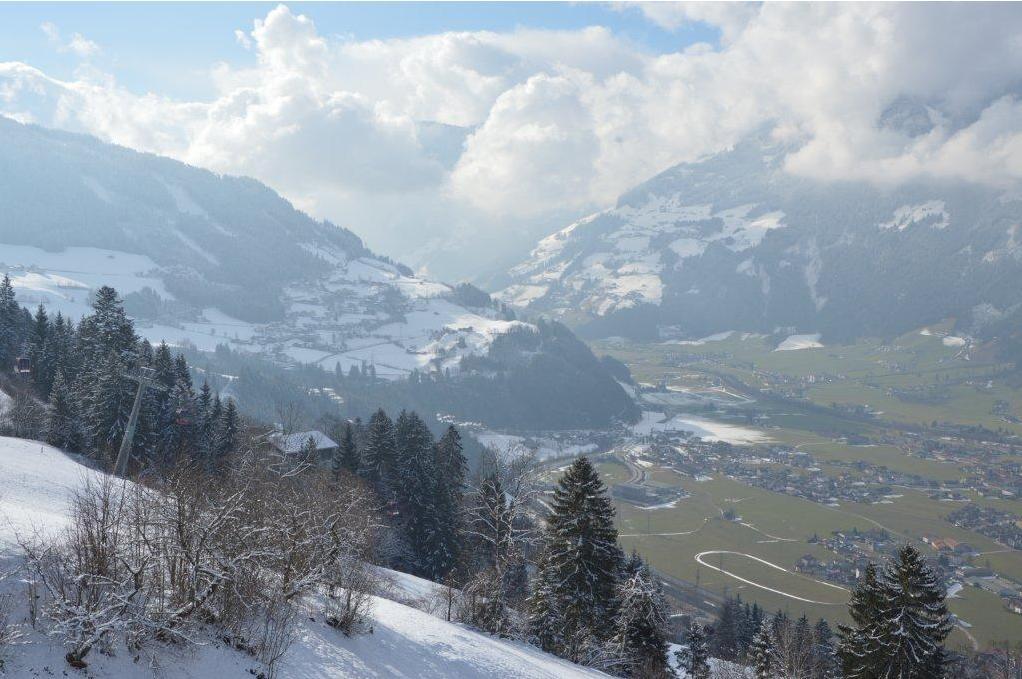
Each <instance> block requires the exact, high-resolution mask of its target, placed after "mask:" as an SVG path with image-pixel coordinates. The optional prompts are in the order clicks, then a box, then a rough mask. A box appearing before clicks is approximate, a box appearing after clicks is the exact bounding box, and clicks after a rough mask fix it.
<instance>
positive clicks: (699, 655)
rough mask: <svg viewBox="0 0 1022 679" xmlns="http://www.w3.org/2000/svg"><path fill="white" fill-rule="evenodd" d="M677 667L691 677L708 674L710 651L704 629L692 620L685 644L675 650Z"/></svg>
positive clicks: (706, 677)
mask: <svg viewBox="0 0 1022 679" xmlns="http://www.w3.org/2000/svg"><path fill="white" fill-rule="evenodd" d="M675 659H676V661H677V664H678V668H679V669H681V670H682V671H683V672H684V673H685V674H686V676H688V677H691V678H692V679H708V677H709V676H710V651H709V646H708V645H707V640H706V630H705V629H703V626H702V625H700V624H699V623H698V622H693V623H692V625H691V627H689V629H688V634H686V635H685V645H684V646H682V647H681V648H680V649H678V650H677V651H676V652H675Z"/></svg>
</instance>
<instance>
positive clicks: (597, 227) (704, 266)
mask: <svg viewBox="0 0 1022 679" xmlns="http://www.w3.org/2000/svg"><path fill="white" fill-rule="evenodd" d="M791 150H792V147H791V145H788V144H781V143H776V142H770V141H766V140H765V139H764V138H763V137H762V136H754V137H752V138H750V139H747V140H745V141H744V142H742V143H740V144H737V145H736V146H734V147H733V148H731V149H729V150H727V151H724V152H722V153H719V154H716V155H713V156H710V157H708V158H706V159H704V160H701V161H697V162H694V163H683V164H680V165H677V166H675V167H672V168H670V169H668V170H666V171H665V172H663V173H661V174H659V175H657V176H656V177H654V178H652V179H650V180H649V181H647V182H644V183H642V184H640V185H638V186H637V187H635V188H634V189H632V190H631V191H629V192H627V193H625V194H624V195H622V197H621V198H620V199H619V200H618V202H617V204H616V205H615V207H613V208H610V209H608V210H605V211H603V212H600V213H596V214H594V215H591V216H589V217H586V218H584V219H582V220H579V221H578V222H575V223H574V224H571V225H569V226H568V227H566V228H565V229H562V230H561V231H559V232H557V233H555V234H553V235H551V236H548V237H547V238H546V239H543V240H542V241H540V243H539V245H538V246H537V247H536V249H535V250H534V251H533V253H532V255H531V256H530V258H529V259H527V260H525V261H524V262H522V263H521V264H519V265H518V266H517V267H515V268H514V269H513V270H512V278H513V282H512V284H511V285H509V286H508V287H506V288H505V289H504V290H502V291H500V292H499V293H498V294H497V296H498V298H500V299H503V300H504V301H506V302H508V303H511V304H513V305H517V306H522V307H527V308H529V309H532V310H536V311H539V312H543V313H549V314H551V315H553V316H554V317H557V318H563V319H565V320H571V321H572V325H573V326H574V327H575V328H576V329H577V330H579V332H581V333H583V334H585V335H591V336H607V335H625V336H633V337H643V338H646V339H653V338H658V337H664V338H671V337H701V336H705V335H710V334H713V333H717V332H722V331H726V330H747V331H753V332H767V333H772V332H775V331H777V330H778V329H791V330H792V331H793V332H796V331H797V332H822V333H823V335H824V337H825V338H828V339H851V338H854V337H857V336H862V335H879V336H896V335H898V334H900V333H902V332H905V331H907V330H909V329H911V328H914V327H920V326H922V325H925V324H926V323H932V322H935V321H937V320H940V319H942V318H947V317H957V318H959V319H960V320H961V321H962V322H963V323H965V324H966V325H968V324H973V322H974V320H976V318H978V317H979V316H982V315H983V314H984V313H985V312H989V311H990V309H991V308H992V309H994V310H995V312H996V313H995V315H1003V314H1013V313H1015V312H1016V311H1017V309H1018V304H1019V302H1022V299H1019V298H1018V296H1017V294H1015V293H1014V292H1012V291H1011V290H1010V285H1009V284H1014V283H1017V282H1018V281H1020V280H1022V247H1020V245H1019V244H1020V242H1022V240H1020V238H1019V236H1020V233H1019V228H1020V227H1019V223H1020V221H1022V201H1020V200H1019V196H1018V195H1015V194H1012V193H1011V192H1007V191H1004V190H1000V189H996V188H991V187H986V186H981V185H977V184H965V183H956V182H949V181H916V182H911V183H906V184H903V185H900V186H892V187H887V188H877V187H876V186H873V185H871V184H867V183H865V182H828V183H825V182H822V181H816V180H813V179H808V178H802V177H796V176H793V175H791V174H789V173H787V172H786V171H785V170H784V167H783V158H784V157H785V155H786V154H787V153H788V152H790V151H791ZM1015 287H1017V285H1016V286H1015ZM1006 288H1008V289H1006ZM579 309H580V310H582V312H583V313H582V314H577V313H576V312H575V310H579ZM974 317H976V318H974ZM973 329H975V328H973Z"/></svg>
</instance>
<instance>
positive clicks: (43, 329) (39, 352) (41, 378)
mask: <svg viewBox="0 0 1022 679" xmlns="http://www.w3.org/2000/svg"><path fill="white" fill-rule="evenodd" d="M49 347H50V319H49V317H48V316H47V314H46V307H44V306H43V305H42V304H40V305H39V307H38V308H37V309H36V312H35V316H34V317H33V319H32V331H31V332H30V333H29V336H28V358H29V360H30V361H31V362H32V382H33V383H34V384H35V387H36V391H37V392H38V393H40V394H49V393H50V390H51V389H52V387H53V376H52V369H53V366H52V361H51V360H49V359H50V356H49V354H48V349H49Z"/></svg>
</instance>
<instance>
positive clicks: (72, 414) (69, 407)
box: [46, 373, 82, 451]
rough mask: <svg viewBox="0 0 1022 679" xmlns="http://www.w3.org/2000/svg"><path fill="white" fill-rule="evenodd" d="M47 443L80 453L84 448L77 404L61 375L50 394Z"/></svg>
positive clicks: (54, 381)
mask: <svg viewBox="0 0 1022 679" xmlns="http://www.w3.org/2000/svg"><path fill="white" fill-rule="evenodd" d="M46 442H47V443H49V444H50V445H52V446H56V447H57V448H63V449H65V450H73V451H80V450H81V446H82V429H81V422H80V421H79V419H78V408H77V403H76V401H75V399H74V396H73V395H72V393H71V389H70V388H69V387H68V386H67V383H66V382H65V381H64V376H63V375H62V374H61V373H57V376H56V377H55V378H54V380H53V389H52V390H51V392H50V407H49V411H48V413H47V418H46Z"/></svg>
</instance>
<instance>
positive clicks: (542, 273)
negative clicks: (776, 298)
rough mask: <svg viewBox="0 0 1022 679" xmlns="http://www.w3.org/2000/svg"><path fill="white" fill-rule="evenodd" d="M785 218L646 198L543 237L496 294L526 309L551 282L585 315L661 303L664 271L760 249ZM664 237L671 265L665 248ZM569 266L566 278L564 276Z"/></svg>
mask: <svg viewBox="0 0 1022 679" xmlns="http://www.w3.org/2000/svg"><path fill="white" fill-rule="evenodd" d="M608 223H610V224H614V225H615V226H614V227H613V228H610V229H607V230H606V231H605V232H603V233H600V234H599V236H598V238H597V243H596V246H595V248H593V249H592V250H586V252H588V253H589V254H588V256H586V257H585V258H584V259H583V260H582V261H581V262H576V261H574V258H575V257H576V250H577V248H575V247H573V246H575V245H577V244H579V243H582V242H584V241H586V242H587V247H592V246H591V245H590V244H589V243H588V241H587V240H586V239H587V238H588V237H589V236H590V234H591V231H592V229H593V228H594V227H593V226H592V225H595V228H599V229H603V228H605V227H606V225H607V224H608ZM708 224H713V225H714V227H713V228H706V227H707V225H708ZM786 226H787V225H786V224H785V222H784V213H783V212H780V211H773V212H765V213H764V212H762V211H761V210H759V209H758V206H757V204H755V203H749V204H746V205H740V206H737V207H731V208H727V209H718V208H715V206H713V205H710V204H696V205H692V204H686V203H685V202H684V201H683V200H682V199H681V197H680V194H677V193H673V194H669V195H650V196H649V198H648V200H647V202H645V203H644V204H642V205H641V206H638V207H636V206H631V205H623V206H619V207H614V208H611V209H608V210H605V211H603V212H599V213H596V214H593V215H589V216H588V217H585V218H583V219H580V220H579V221H577V222H575V223H573V224H571V225H569V226H568V227H566V228H564V229H562V230H561V231H558V232H557V233H554V234H552V235H550V236H547V237H546V238H544V239H543V240H541V241H540V242H539V243H538V245H537V246H536V248H535V249H534V250H533V251H532V253H531V255H530V257H529V259H528V260H526V261H525V262H524V263H522V264H520V265H518V266H516V267H515V268H513V269H512V270H511V274H512V276H514V278H515V283H514V284H513V285H511V286H509V287H507V288H506V289H505V290H503V291H501V292H500V293H498V297H500V298H501V299H502V300H503V301H505V302H508V303H509V304H516V305H520V306H528V305H530V304H531V303H533V302H535V301H536V300H538V299H541V298H542V297H543V296H544V295H546V294H547V292H548V291H549V289H550V285H549V284H550V282H552V281H560V286H559V288H558V289H561V290H573V291H576V292H577V293H578V294H577V295H574V297H575V299H576V300H577V303H578V304H579V306H580V308H581V309H582V310H583V311H586V312H590V313H594V314H596V315H601V316H602V315H605V314H608V313H611V312H613V311H617V310H620V309H627V308H630V307H633V306H635V305H637V304H660V302H661V299H662V297H663V291H664V279H665V277H666V276H667V275H669V274H670V270H669V269H668V267H673V268H675V269H678V268H682V267H684V266H685V261H686V260H687V259H691V258H696V257H701V256H702V255H703V253H704V252H705V251H706V249H707V247H709V245H710V244H711V243H715V244H720V245H723V246H724V247H726V248H728V249H729V250H732V251H733V252H742V251H744V250H748V249H750V248H753V247H756V246H757V245H759V244H760V243H761V242H762V240H763V238H764V237H765V236H766V234H767V233H768V232H770V231H771V230H773V229H781V228H785V227H786ZM664 239H668V240H669V243H668V246H667V248H666V249H667V250H668V251H669V253H670V259H669V261H670V262H671V263H670V264H668V263H666V262H665V260H664V254H665V253H664V248H663V247H662V243H663V242H664ZM569 266H570V273H567V274H566V273H565V271H566V270H567V269H568V268H569Z"/></svg>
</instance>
